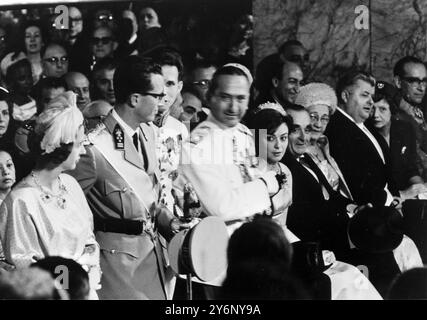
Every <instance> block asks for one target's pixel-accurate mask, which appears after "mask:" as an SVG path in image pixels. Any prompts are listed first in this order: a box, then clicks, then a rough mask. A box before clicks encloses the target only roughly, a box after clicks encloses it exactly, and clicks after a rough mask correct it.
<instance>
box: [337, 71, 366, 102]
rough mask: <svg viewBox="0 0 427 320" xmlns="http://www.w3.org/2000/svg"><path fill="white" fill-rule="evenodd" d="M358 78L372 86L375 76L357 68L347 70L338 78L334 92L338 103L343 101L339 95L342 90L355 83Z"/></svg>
mask: <svg viewBox="0 0 427 320" xmlns="http://www.w3.org/2000/svg"><path fill="white" fill-rule="evenodd" d="M358 80H362V81H365V82H367V83H369V84H370V85H371V86H373V87H374V86H375V78H374V77H373V76H372V75H371V74H370V73H368V72H366V71H363V70H359V69H352V70H349V71H348V72H346V73H345V74H344V75H343V76H342V77H341V78H339V79H338V82H337V87H336V92H337V98H338V102H339V103H341V104H342V103H344V101H343V99H342V97H341V94H342V92H343V91H344V90H345V89H347V88H348V87H350V86H352V85H354V84H356V82H357V81H358Z"/></svg>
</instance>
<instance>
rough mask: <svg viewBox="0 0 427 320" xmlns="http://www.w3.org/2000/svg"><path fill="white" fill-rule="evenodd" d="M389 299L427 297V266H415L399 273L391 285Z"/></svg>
mask: <svg viewBox="0 0 427 320" xmlns="http://www.w3.org/2000/svg"><path fill="white" fill-rule="evenodd" d="M388 299H389V300H419V299H424V300H425V299H427V268H426V267H424V268H413V269H410V270H407V271H405V272H403V273H402V274H399V275H398V276H397V277H396V278H395V279H394V281H393V282H392V284H391V286H390V289H389V292H388Z"/></svg>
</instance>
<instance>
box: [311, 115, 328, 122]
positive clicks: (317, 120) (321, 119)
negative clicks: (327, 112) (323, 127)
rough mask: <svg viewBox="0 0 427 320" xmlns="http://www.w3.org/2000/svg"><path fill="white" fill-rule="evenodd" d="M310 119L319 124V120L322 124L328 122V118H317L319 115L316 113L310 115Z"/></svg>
mask: <svg viewBox="0 0 427 320" xmlns="http://www.w3.org/2000/svg"><path fill="white" fill-rule="evenodd" d="M310 119H311V120H312V121H315V122H319V120H320V122H321V123H323V124H327V123H328V122H329V117H328V116H323V117H321V118H319V115H318V114H316V113H310Z"/></svg>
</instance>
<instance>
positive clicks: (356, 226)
mask: <svg viewBox="0 0 427 320" xmlns="http://www.w3.org/2000/svg"><path fill="white" fill-rule="evenodd" d="M348 236H349V238H350V241H351V242H352V243H353V244H354V245H355V246H356V248H358V249H360V250H363V251H368V252H374V253H383V252H390V251H392V250H394V249H395V248H397V247H398V246H399V244H400V243H401V242H402V239H403V217H402V215H401V213H400V212H399V211H398V210H396V209H395V208H393V207H388V206H377V207H373V208H371V207H367V208H365V209H362V210H361V211H359V212H358V213H357V214H355V215H354V216H353V217H352V218H351V219H350V221H349V224H348Z"/></svg>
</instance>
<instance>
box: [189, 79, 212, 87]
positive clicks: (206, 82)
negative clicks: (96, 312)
mask: <svg viewBox="0 0 427 320" xmlns="http://www.w3.org/2000/svg"><path fill="white" fill-rule="evenodd" d="M192 84H194V85H195V86H199V87H202V88H204V89H206V88H208V87H209V85H210V84H211V80H200V81H194V82H192Z"/></svg>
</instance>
